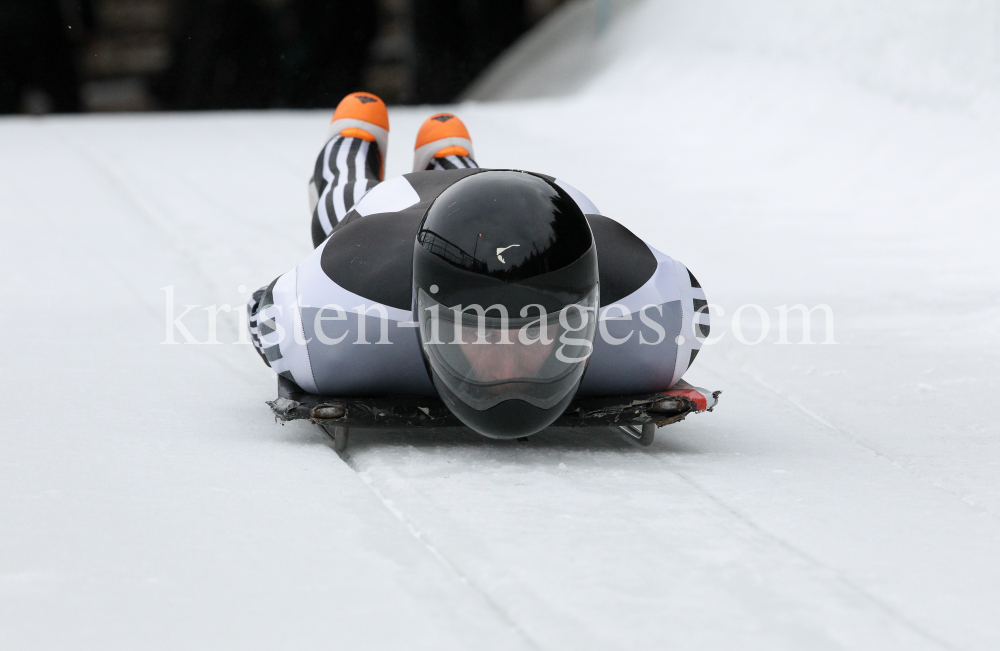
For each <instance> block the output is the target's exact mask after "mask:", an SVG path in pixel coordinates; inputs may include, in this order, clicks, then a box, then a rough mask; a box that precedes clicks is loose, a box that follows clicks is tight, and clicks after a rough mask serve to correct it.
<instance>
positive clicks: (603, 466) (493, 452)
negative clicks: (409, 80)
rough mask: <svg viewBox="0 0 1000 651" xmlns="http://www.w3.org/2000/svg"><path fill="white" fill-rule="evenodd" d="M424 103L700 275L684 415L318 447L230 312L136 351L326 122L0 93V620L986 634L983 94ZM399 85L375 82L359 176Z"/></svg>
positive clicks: (286, 191) (997, 576) (790, 68)
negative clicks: (660, 420)
mask: <svg viewBox="0 0 1000 651" xmlns="http://www.w3.org/2000/svg"><path fill="white" fill-rule="evenodd" d="M640 17H641V15H640ZM636 47H638V46H636ZM623 98H627V101H628V106H629V109H628V115H627V119H624V118H623V119H622V120H619V121H618V122H617V123H616V125H615V126H608V125H609V119H610V118H609V116H614V115H616V111H618V112H620V111H621V107H622V102H623V101H624V100H623ZM455 110H456V111H458V112H459V114H460V115H461V116H462V118H463V119H464V120H465V121H466V122H467V124H468V126H469V128H470V131H471V133H472V135H473V138H474V139H475V142H476V151H477V153H478V154H479V157H480V162H481V163H482V164H483V165H485V166H493V167H517V168H524V169H530V170H538V171H543V172H546V173H549V174H553V175H556V176H557V177H559V178H563V179H566V180H568V181H569V182H571V183H572V184H574V185H576V186H577V187H579V188H580V189H582V190H583V191H584V192H586V193H588V194H589V195H590V196H591V198H593V200H594V201H595V203H596V204H597V205H598V206H600V207H601V208H602V210H603V211H604V212H605V213H606V214H608V215H610V216H613V217H615V218H617V219H619V220H621V221H622V222H623V223H625V224H627V225H628V226H629V227H631V228H632V229H633V230H635V231H636V232H637V233H639V234H640V235H641V236H643V237H644V238H646V239H648V240H650V241H651V242H652V243H654V244H655V245H656V246H657V247H658V248H660V249H661V250H663V251H665V252H667V253H669V254H671V255H673V256H676V257H677V258H678V259H680V260H681V261H683V262H684V263H685V264H687V265H688V266H689V267H690V268H691V269H692V270H693V271H694V272H695V274H697V276H698V277H699V279H700V280H701V282H702V283H703V285H704V286H705V288H706V291H707V292H708V295H709V298H710V299H711V300H712V301H713V302H715V303H718V304H720V305H722V306H723V307H724V308H725V309H726V310H727V316H726V317H725V318H722V319H719V320H717V322H716V328H715V330H713V334H719V333H721V332H722V331H723V330H725V331H727V334H726V336H725V337H724V338H723V340H722V341H721V342H720V343H718V344H716V345H715V346H713V347H711V348H709V349H707V350H705V351H704V352H703V353H702V354H701V356H700V357H699V358H698V361H697V364H696V365H695V368H694V369H693V371H692V372H691V373H690V374H689V375H688V378H687V379H688V380H690V381H692V382H693V383H695V384H699V385H703V386H706V387H711V388H720V389H724V391H725V393H724V394H723V396H722V401H721V403H720V406H719V408H718V409H717V410H716V412H715V413H712V414H707V415H700V416H693V417H690V418H689V419H688V420H687V421H685V422H683V423H680V424H677V425H672V426H669V427H668V428H665V429H661V430H660V431H659V433H658V438H657V441H656V443H655V444H654V446H653V447H651V448H649V449H648V450H639V449H635V448H631V447H628V446H627V445H626V444H625V443H623V442H621V441H619V440H618V439H617V438H616V437H615V436H614V435H613V434H611V433H610V432H589V433H579V432H576V433H573V432H546V433H543V434H541V435H539V436H536V437H533V438H532V439H531V441H530V442H529V443H527V444H518V443H514V442H496V441H489V440H485V439H482V438H479V437H477V436H475V435H472V434H469V433H462V432H451V433H444V434H426V433H406V432H395V433H389V434H386V435H375V434H366V433H364V432H355V433H353V434H352V441H351V448H350V449H349V454H348V455H347V456H346V458H345V459H343V460H342V459H341V458H340V457H338V456H337V455H336V454H335V453H334V452H333V451H332V450H331V449H330V448H329V447H327V445H326V443H325V441H324V438H323V437H322V436H321V434H320V433H319V432H318V431H317V430H316V429H315V428H313V427H311V426H309V425H306V424H302V423H295V424H290V425H288V426H284V427H282V426H280V425H278V424H275V423H274V421H273V419H272V418H271V416H270V413H269V411H268V409H267V407H266V406H265V405H264V401H265V400H267V399H271V398H272V397H273V395H274V391H275V382H274V378H273V375H272V374H271V373H270V371H268V370H267V369H266V368H265V367H264V366H263V365H262V364H261V362H260V360H259V359H258V358H257V357H256V355H255V354H254V353H253V351H252V349H251V347H250V346H248V345H234V344H233V343H232V342H233V341H235V339H236V337H237V330H236V326H235V323H236V321H235V318H234V315H233V313H226V312H221V313H220V314H219V340H220V341H222V342H224V343H223V344H220V345H174V346H170V345H161V344H160V342H161V341H163V340H164V329H165V325H164V321H165V296H166V293H165V292H164V291H162V290H161V288H163V287H167V286H173V288H174V292H175V302H176V306H177V307H176V313H177V314H180V313H181V312H182V311H183V309H184V308H183V307H181V306H183V305H198V306H206V305H211V304H217V305H222V304H229V305H234V306H238V309H242V304H243V302H244V301H245V300H246V296H247V294H245V293H244V294H241V293H240V292H239V291H238V289H237V288H238V287H239V286H240V285H245V286H246V287H247V288H248V291H252V290H253V289H254V288H256V287H258V286H260V285H262V284H264V283H267V282H269V281H270V280H271V279H272V278H273V277H275V276H276V275H278V274H279V273H282V272H284V271H286V270H287V269H289V268H291V267H292V266H293V265H294V264H295V263H296V262H297V261H298V260H299V259H300V258H302V257H303V256H304V255H306V254H307V253H308V252H309V250H310V242H309V215H308V213H307V208H306V179H307V178H308V176H309V173H310V171H311V167H312V164H313V161H314V160H315V156H316V153H317V151H318V149H319V147H320V146H321V145H322V139H323V136H324V134H325V130H326V124H327V121H328V119H329V113H328V112H325V111H324V112H314V113H313V112H309V113H269V114H253V113H250V114H246V113H244V114H214V115H169V116H166V115H165V116H149V117H145V116H144V117H79V118H46V119H27V118H9V119H4V120H2V121H0V143H2V146H0V206H2V218H0V273H2V278H3V280H4V297H5V305H6V310H5V317H4V319H3V326H2V332H3V335H4V337H3V340H4V344H5V345H4V351H3V371H4V372H3V373H2V374H0V386H2V395H3V416H2V418H0V647H2V648H4V649H50V648H51V649H331V648H335V649H434V650H435V651H444V650H448V649H574V650H575V649H630V650H631V649H741V650H742V649H763V650H768V651H773V650H776V649H790V650H800V649H873V650H890V649H905V650H917V649H983V650H987V649H997V648H1000V624H998V623H997V622H998V621H1000V617H998V615H1000V613H998V609H1000V551H998V550H1000V480H998V471H1000V465H998V462H1000V443H998V426H997V407H996V403H995V400H996V395H997V392H998V389H1000V386H998V379H1000V359H998V353H1000V347H998V343H997V334H998V329H1000V308H998V297H1000V268H998V267H1000V264H998V262H997V256H996V245H997V242H998V230H1000V228H998V225H997V224H998V217H1000V215H998V212H997V207H998V206H1000V131H998V129H997V123H996V120H995V118H987V117H981V116H982V115H991V114H992V115H995V113H991V112H989V111H986V112H977V111H976V110H974V109H972V108H969V107H968V106H965V105H963V106H951V105H938V106H928V105H927V104H921V103H917V102H907V101H904V100H900V99H894V98H893V97H891V96H889V95H886V94H879V93H875V92H871V91H869V90H863V89H862V88H860V87H859V86H858V85H856V84H853V83H849V82H847V81H843V80H842V79H840V78H839V77H837V76H836V75H833V74H832V73H831V74H827V73H826V72H824V71H822V70H819V69H816V68H813V67H809V66H806V65H805V64H799V63H795V62H794V61H787V60H786V61H783V62H782V61H779V60H772V59H764V58H755V57H750V56H746V55H739V56H737V55H736V54H732V55H724V54H718V53H714V54H713V53H712V52H711V51H709V50H704V51H703V50H700V49H696V48H690V49H685V48H675V49H669V48H663V49H656V48H652V47H650V48H647V49H646V50H638V51H637V53H633V54H629V55H628V56H625V55H622V57H620V58H619V59H618V60H615V61H611V62H610V63H609V64H608V66H607V67H606V68H605V69H604V71H603V72H602V73H601V74H599V75H597V76H595V78H594V79H593V80H592V81H591V82H590V83H589V85H587V86H586V87H585V88H584V89H582V90H581V91H579V92H578V93H577V94H575V95H573V96H571V97H567V98H563V99H550V100H539V101H535V102H524V103H509V104H492V105H491V104H477V105H468V106H461V107H457V108H456V109H455ZM430 114H431V109H430V108H426V109H412V110H411V109H406V110H394V111H392V113H391V123H392V145H391V151H390V154H389V165H388V172H389V175H390V176H394V175H397V174H400V173H403V172H405V171H407V170H408V168H409V165H410V159H409V156H408V152H409V149H410V144H411V143H412V142H413V138H414V136H415V133H416V130H417V128H418V126H419V124H420V121H421V120H423V119H424V118H425V117H427V116H428V115H430ZM744 303H756V304H759V305H761V306H763V307H765V308H766V309H767V310H769V312H770V316H771V320H772V325H774V323H775V322H776V313H775V312H774V309H773V308H774V307H775V306H777V305H782V304H795V303H804V304H807V305H810V306H811V305H816V304H820V303H825V304H829V305H830V306H832V307H833V309H834V310H835V314H836V334H835V336H836V340H837V342H838V344H837V345H827V346H823V345H813V346H806V345H787V346H782V345H775V343H774V341H775V340H776V335H775V333H774V331H773V328H772V331H771V333H770V334H769V335H768V337H767V339H766V340H765V341H764V342H763V343H761V344H759V345H757V346H745V345H741V344H739V343H737V342H736V341H735V339H734V337H733V333H732V324H731V322H730V321H729V316H730V315H731V314H732V312H733V311H734V310H735V309H736V308H737V307H738V306H740V305H742V304H744ZM752 314H753V313H751V314H750V315H749V316H752ZM749 316H748V318H747V320H746V323H747V327H746V330H745V335H746V336H747V337H748V338H750V339H754V338H756V332H755V331H754V328H753V326H752V324H753V323H757V321H756V320H755V319H751V318H749ZM205 322H206V312H205V311H204V310H202V309H200V308H197V307H196V308H195V309H193V310H192V311H191V312H190V313H189V314H188V316H186V317H185V319H184V323H185V324H188V325H189V327H190V329H191V331H192V333H193V334H194V335H195V336H197V337H199V338H200V339H202V340H203V339H204V338H205V336H206V335H205ZM821 335H822V329H821V328H820V329H819V330H817V333H816V334H815V335H814V336H815V338H816V339H817V340H822V336H821ZM178 338H179V339H180V338H181V337H180V335H178ZM791 339H792V341H798V335H797V334H796V333H795V332H794V328H793V336H792V338H791Z"/></svg>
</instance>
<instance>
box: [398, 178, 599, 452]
mask: <svg viewBox="0 0 1000 651" xmlns="http://www.w3.org/2000/svg"><path fill="white" fill-rule="evenodd" d="M413 282H414V289H415V292H416V304H415V305H414V309H415V310H416V315H415V320H416V321H417V322H418V323H419V328H420V341H421V349H422V350H423V353H424V359H425V361H426V363H427V368H428V371H429V373H430V375H431V379H432V381H433V382H434V386H435V387H436V388H437V391H438V393H439V394H440V395H441V398H442V399H443V400H444V402H445V404H446V405H448V408H449V409H450V410H451V412H452V413H453V414H455V416H456V417H457V418H458V419H459V420H461V421H462V422H463V423H465V424H466V425H468V426H469V427H471V428H472V429H474V430H476V431H477V432H479V433H480V434H483V435H485V436H489V437H491V438H516V437H520V436H527V435H528V434H534V433H536V432H538V431H540V430H542V429H544V428H545V427H547V426H548V425H551V424H552V422H553V421H555V419H556V418H558V417H559V416H560V415H561V414H562V412H563V410H565V409H566V406H567V405H569V403H570V401H571V400H572V399H573V396H574V394H575V393H576V390H577V387H579V385H580V380H581V379H582V378H583V372H584V370H585V369H586V365H587V360H588V359H589V357H590V353H591V351H593V341H594V330H595V326H596V323H597V307H598V304H599V297H598V284H597V249H596V247H595V246H594V237H593V234H592V233H591V232H590V226H589V224H588V223H587V219H586V217H584V216H583V212H582V211H581V210H580V207H579V206H577V204H576V202H574V201H573V199H572V198H571V197H570V196H569V194H567V193H566V191H565V190H563V189H562V188H560V187H559V186H557V185H555V184H553V183H550V182H549V181H547V180H545V179H543V178H541V177H539V176H535V175H533V174H529V173H526V172H514V171H486V172H479V173H477V174H473V175H471V176H467V177H465V178H463V179H462V180H460V181H458V182H456V183H455V184H454V185H452V186H451V187H449V188H448V189H447V190H445V191H444V192H442V193H441V195H440V196H439V197H438V198H437V199H435V200H434V203H433V204H431V206H430V208H428V210H427V214H426V215H424V219H423V221H422V222H421V224H420V230H419V231H418V233H417V241H416V243H415V245H414V251H413Z"/></svg>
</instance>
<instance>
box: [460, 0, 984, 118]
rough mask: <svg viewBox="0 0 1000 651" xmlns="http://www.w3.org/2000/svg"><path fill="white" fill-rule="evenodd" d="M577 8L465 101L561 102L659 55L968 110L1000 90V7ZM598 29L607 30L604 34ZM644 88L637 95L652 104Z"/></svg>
mask: <svg viewBox="0 0 1000 651" xmlns="http://www.w3.org/2000/svg"><path fill="white" fill-rule="evenodd" d="M634 5H635V3H631V2H614V3H612V2H600V1H599V0H575V1H574V2H570V3H567V5H565V6H564V7H563V9H562V10H561V11H560V12H559V13H558V14H557V15H556V16H555V17H554V18H553V19H551V20H550V21H546V22H545V23H543V24H542V25H540V26H539V27H538V28H536V29H535V30H534V31H533V32H531V33H529V34H528V35H527V36H526V37H525V38H524V39H522V41H521V42H519V43H518V44H517V45H516V46H515V48H513V49H512V51H511V52H509V53H508V54H507V56H506V57H505V58H504V59H502V60H501V61H500V62H499V63H498V64H497V65H495V66H494V67H493V68H492V69H490V70H489V71H487V73H485V74H484V76H483V77H482V78H481V79H480V80H478V81H477V83H476V85H475V86H474V87H473V88H472V89H471V90H470V92H469V93H468V96H467V97H468V99H476V100H490V99H518V98H529V97H544V96H555V95H563V94H566V93H568V92H572V91H573V90H576V89H577V88H579V87H580V86H582V85H585V83H586V81H587V80H589V79H593V78H595V77H597V76H599V75H600V73H601V71H603V70H605V69H606V68H607V67H608V66H609V64H612V63H613V62H614V61H635V60H636V59H643V58H646V57H648V56H649V54H650V53H652V52H661V53H662V52H665V51H673V52H683V51H687V52H692V51H699V50H701V51H717V52H729V53H740V54H744V55H746V54H751V55H762V56H767V57H772V58H775V59H784V60H791V61H795V62H798V63H809V64H812V65H819V66H823V67H827V68H830V69H832V70H836V71H837V72H839V73H840V74H841V75H843V76H844V77H846V78H849V79H851V80H853V81H856V82H857V83H859V84H861V85H863V86H864V87H866V88H868V89H874V90H878V91H879V92H884V93H889V94H892V95H895V96H898V97H903V98H907V99H910V100H915V101H922V102H932V103H940V102H946V103H947V102H952V103H953V102H968V101H969V100H971V99H974V98H976V97H977V96H979V95H980V94H981V93H982V92H983V91H995V90H996V89H997V88H998V84H1000V3H997V2H995V1H984V0H954V1H949V0H914V1H906V0H868V1H865V0H817V1H815V2H797V1H795V0H646V1H645V2H643V3H641V4H640V5H639V6H638V7H635V6H634ZM602 21H605V22H607V23H608V24H609V25H611V27H612V29H610V30H604V29H602ZM650 90H652V89H651V88H649V87H648V86H639V87H637V88H635V92H649V91H650Z"/></svg>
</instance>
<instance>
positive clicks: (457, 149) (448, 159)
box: [413, 113, 479, 172]
mask: <svg viewBox="0 0 1000 651" xmlns="http://www.w3.org/2000/svg"><path fill="white" fill-rule="evenodd" d="M469 167H479V165H477V164H476V161H475V160H474V159H473V153H472V138H471V137H470V136H469V130H468V129H466V128H465V125H464V124H463V123H462V121H461V120H459V119H458V118H457V117H455V116H454V115H452V114H451V113H438V114H437V115H432V116H431V117H429V118H427V120H425V121H424V123H423V125H422V126H421V127H420V131H419V132H418V133H417V142H416V144H415V145H414V147H413V171H414V172H421V171H424V170H454V169H462V168H469Z"/></svg>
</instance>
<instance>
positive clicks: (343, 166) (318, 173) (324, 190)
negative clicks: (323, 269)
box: [309, 135, 382, 246]
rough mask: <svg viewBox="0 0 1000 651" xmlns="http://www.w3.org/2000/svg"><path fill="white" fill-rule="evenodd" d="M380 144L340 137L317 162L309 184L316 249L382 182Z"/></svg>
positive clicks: (320, 155) (330, 143)
mask: <svg viewBox="0 0 1000 651" xmlns="http://www.w3.org/2000/svg"><path fill="white" fill-rule="evenodd" d="M381 170H382V158H381V155H380V154H379V151H378V145H377V144H376V143H374V142H369V141H367V140H362V139H361V138H346V137H344V136H340V135H336V136H334V137H333V138H330V141H329V142H327V143H326V146H325V147H323V151H322V152H320V154H319V157H318V158H317V159H316V167H315V171H314V172H313V178H312V180H311V181H310V182H309V198H310V202H311V203H312V238H313V246H319V245H320V244H321V243H322V242H323V241H324V240H325V239H326V238H327V237H328V236H329V235H330V233H331V232H332V231H333V227H334V226H336V225H337V223H338V222H339V221H340V220H341V219H343V218H344V215H346V214H347V213H348V212H350V210H351V208H353V207H354V204H355V203H357V202H358V201H359V200H360V199H361V197H363V196H364V195H365V193H366V192H368V191H369V190H371V189H372V188H374V187H375V186H376V185H378V184H379V182H380V181H381Z"/></svg>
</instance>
